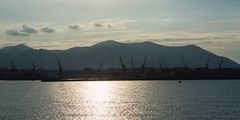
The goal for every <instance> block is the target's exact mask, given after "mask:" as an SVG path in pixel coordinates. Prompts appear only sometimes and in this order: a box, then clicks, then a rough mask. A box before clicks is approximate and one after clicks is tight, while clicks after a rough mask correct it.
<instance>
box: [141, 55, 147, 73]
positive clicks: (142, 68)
mask: <svg viewBox="0 0 240 120" xmlns="http://www.w3.org/2000/svg"><path fill="white" fill-rule="evenodd" d="M146 62H147V57H146V56H145V57H144V61H143V64H142V66H141V70H142V71H143V72H144V70H145V67H146Z"/></svg>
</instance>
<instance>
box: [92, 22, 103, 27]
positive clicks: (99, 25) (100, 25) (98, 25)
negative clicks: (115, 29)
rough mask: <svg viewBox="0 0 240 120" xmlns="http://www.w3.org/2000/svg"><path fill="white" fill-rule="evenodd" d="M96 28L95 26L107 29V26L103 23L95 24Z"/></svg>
mask: <svg viewBox="0 0 240 120" xmlns="http://www.w3.org/2000/svg"><path fill="white" fill-rule="evenodd" d="M94 26H95V27H105V25H104V24H101V23H94Z"/></svg>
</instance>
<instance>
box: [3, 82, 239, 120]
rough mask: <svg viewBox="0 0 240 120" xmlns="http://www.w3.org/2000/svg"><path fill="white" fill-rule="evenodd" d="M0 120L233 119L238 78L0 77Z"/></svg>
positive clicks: (237, 110)
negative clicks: (55, 79) (29, 79)
mask: <svg viewBox="0 0 240 120" xmlns="http://www.w3.org/2000/svg"><path fill="white" fill-rule="evenodd" d="M0 119H1V120H4V119H6V120H11V119H12V120H15V119H16V120H19V119H24V120H28V119H31V120H37V119H39V120H44V119H53V120H54V119H55V120H59V119H89V120H95V119H103V120H123V119H126V120H129V119H130V120H140V119H142V120H148V119H150V120H151V119H155V120H161V119H163V120H165V119H166V120H237V119H238V120H239V119H240V81H227V80H225V81H183V83H178V82H177V81H126V82H123V81H114V82H109V81H106V82H62V83H60V82H52V83H46V82H45V83H42V82H0Z"/></svg>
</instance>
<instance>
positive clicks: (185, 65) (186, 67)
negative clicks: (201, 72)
mask: <svg viewBox="0 0 240 120" xmlns="http://www.w3.org/2000/svg"><path fill="white" fill-rule="evenodd" d="M181 58H182V62H183V65H184V68H185V69H188V65H187V63H186V62H185V59H184V56H183V54H181Z"/></svg>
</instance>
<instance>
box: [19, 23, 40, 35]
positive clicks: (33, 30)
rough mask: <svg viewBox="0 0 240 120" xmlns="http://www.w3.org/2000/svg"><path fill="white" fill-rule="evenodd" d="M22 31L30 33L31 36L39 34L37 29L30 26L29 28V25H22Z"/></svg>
mask: <svg viewBox="0 0 240 120" xmlns="http://www.w3.org/2000/svg"><path fill="white" fill-rule="evenodd" d="M21 31H22V32H24V33H29V34H32V33H37V32H38V30H37V29H35V28H33V27H30V26H28V25H26V24H23V25H22V30H21Z"/></svg>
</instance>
